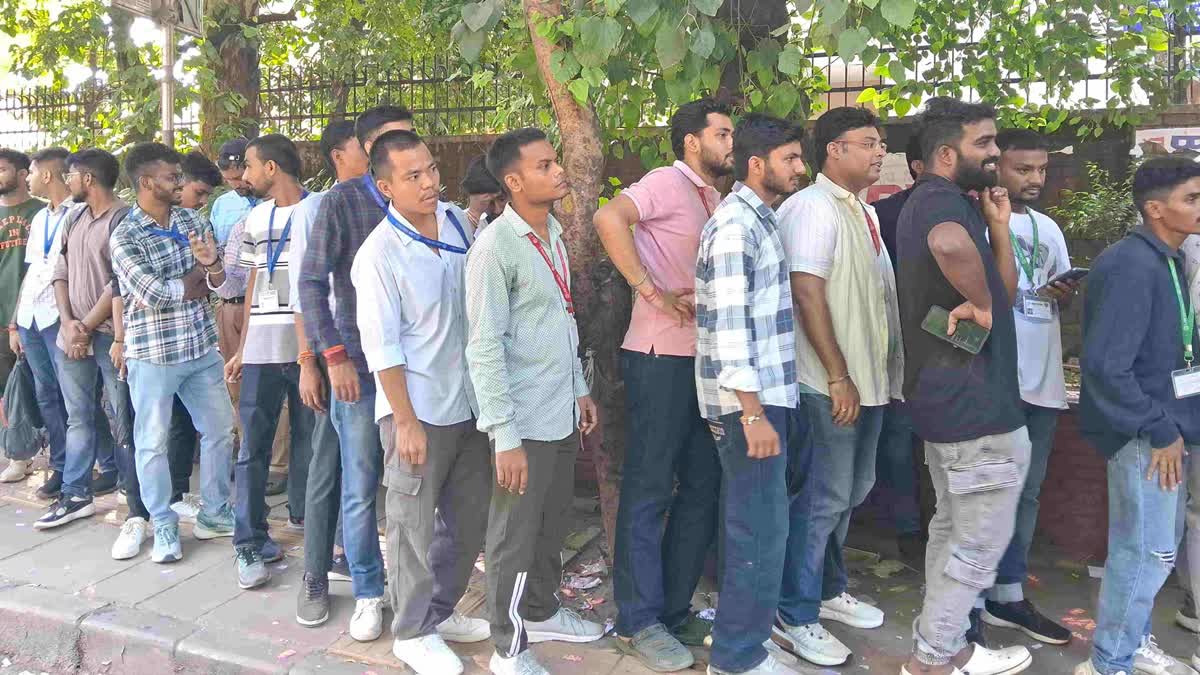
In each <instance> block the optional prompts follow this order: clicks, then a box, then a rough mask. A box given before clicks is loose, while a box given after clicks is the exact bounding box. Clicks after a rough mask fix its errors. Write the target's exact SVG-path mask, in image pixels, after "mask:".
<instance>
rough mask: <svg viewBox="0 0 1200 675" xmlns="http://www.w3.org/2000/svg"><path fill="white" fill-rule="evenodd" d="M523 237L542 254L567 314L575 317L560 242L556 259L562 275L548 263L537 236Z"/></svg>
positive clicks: (548, 257) (564, 256) (552, 264)
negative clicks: (560, 266) (559, 260)
mask: <svg viewBox="0 0 1200 675" xmlns="http://www.w3.org/2000/svg"><path fill="white" fill-rule="evenodd" d="M525 236H526V237H529V243H531V244H533V247H534V248H536V249H537V252H538V253H541V254H542V260H545V261H546V265H547V266H549V267H550V272H551V273H552V274H554V283H556V284H558V290H559V292H560V293H562V297H563V300H565V301H566V303H567V314H570V315H571V316H575V302H574V301H573V300H571V289H570V288H569V287H568V286H567V281H566V279H565V278H564V277H565V275H566V274H567V256H566V254H565V253H563V247H562V241H559V242H558V257H559V258H560V259H562V264H563V274H559V273H558V268H557V267H555V266H554V263H553V262H551V261H550V256H548V255H546V249H544V248H542V242H540V241H538V238H537V235H536V234H534V233H532V232H530V233H529V234H527V235H525Z"/></svg>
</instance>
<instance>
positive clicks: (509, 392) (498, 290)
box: [467, 206, 588, 452]
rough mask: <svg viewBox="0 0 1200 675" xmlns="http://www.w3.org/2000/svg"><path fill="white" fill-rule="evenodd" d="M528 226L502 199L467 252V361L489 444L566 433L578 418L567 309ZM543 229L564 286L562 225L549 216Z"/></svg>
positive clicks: (579, 388)
mask: <svg viewBox="0 0 1200 675" xmlns="http://www.w3.org/2000/svg"><path fill="white" fill-rule="evenodd" d="M530 234H534V232H533V228H531V227H530V226H529V223H527V222H525V220H524V219H522V218H521V216H519V215H517V212H516V211H514V210H513V208H512V206H508V207H506V208H505V209H504V213H502V214H501V215H500V217H498V218H496V220H495V221H493V222H492V223H491V224H490V225H488V227H487V229H485V230H484V231H483V232H482V233H481V234H480V235H479V239H477V240H476V241H475V245H474V246H472V247H471V251H470V253H468V254H467V319H468V321H469V322H470V326H469V328H470V333H469V337H468V339H467V365H468V367H469V368H470V372H471V383H472V384H473V385H474V387H475V396H476V397H477V398H478V400H479V421H478V424H477V426H478V427H479V430H480V431H483V432H486V433H487V434H488V435H489V436H490V437H491V438H492V440H493V441H494V442H495V448H496V452H504V451H505V450H511V449H513V448H515V447H517V446H519V445H521V440H522V439H528V440H531V441H558V440H562V439H564V438H566V437H567V436H570V435H571V433H572V432H573V431H574V430H575V426H576V424H577V423H578V421H579V414H578V405H577V404H576V399H577V398H579V397H581V396H586V395H587V393H588V385H587V382H586V381H585V380H584V377H583V364H582V363H581V362H580V360H579V329H578V327H577V326H576V324H575V317H574V316H572V315H571V314H569V313H568V312H567V303H566V300H565V299H564V298H563V294H562V291H561V290H560V288H559V285H558V283H557V282H556V281H555V278H554V274H553V273H552V272H551V271H550V266H549V265H547V264H546V260H545V259H544V258H543V257H542V254H541V253H539V252H538V250H537V248H536V247H535V246H534V245H533V242H532V241H531V240H530V239H529V235H530ZM534 236H535V237H537V235H536V234H534ZM549 237H550V240H549V241H544V240H540V238H539V242H540V244H541V246H542V250H544V251H545V252H546V255H547V256H548V257H549V258H550V260H551V261H552V262H553V264H554V265H555V268H556V269H557V270H558V273H559V276H560V277H562V279H563V281H564V283H566V284H568V287H569V284H570V283H571V282H570V279H571V270H570V266H569V265H568V262H567V249H566V245H565V244H564V243H563V240H562V225H560V224H559V223H558V221H557V220H555V218H554V216H550V218H549Z"/></svg>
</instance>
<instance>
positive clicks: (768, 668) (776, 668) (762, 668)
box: [708, 654, 797, 675]
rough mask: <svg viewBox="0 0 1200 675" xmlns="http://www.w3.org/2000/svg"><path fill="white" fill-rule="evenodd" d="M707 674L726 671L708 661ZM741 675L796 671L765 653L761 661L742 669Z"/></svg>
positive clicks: (784, 674) (785, 674)
mask: <svg viewBox="0 0 1200 675" xmlns="http://www.w3.org/2000/svg"><path fill="white" fill-rule="evenodd" d="M708 675H726V672H725V671H724V670H721V669H719V668H714V667H713V665H712V664H711V663H710V664H708ZM742 675H797V671H795V670H793V669H791V668H789V667H787V666H785V665H783V664H782V663H780V662H779V661H776V660H775V657H774V656H771V655H770V654H767V658H766V659H765V660H764V661H763V662H762V663H760V664H758V665H757V666H755V667H753V668H751V669H750V670H743V671H742Z"/></svg>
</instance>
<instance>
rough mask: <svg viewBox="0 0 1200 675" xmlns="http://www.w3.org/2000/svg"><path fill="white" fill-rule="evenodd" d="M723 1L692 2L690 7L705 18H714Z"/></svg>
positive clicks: (704, 0)
mask: <svg viewBox="0 0 1200 675" xmlns="http://www.w3.org/2000/svg"><path fill="white" fill-rule="evenodd" d="M723 1H724V0H692V7H695V8H696V11H698V12H700V13H701V14H704V15H705V16H716V15H717V10H719V9H721V3H722V2H723Z"/></svg>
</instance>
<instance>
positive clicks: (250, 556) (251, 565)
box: [234, 546, 271, 589]
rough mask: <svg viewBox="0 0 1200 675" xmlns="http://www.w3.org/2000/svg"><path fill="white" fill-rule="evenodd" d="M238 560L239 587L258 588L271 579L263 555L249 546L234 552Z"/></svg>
mask: <svg viewBox="0 0 1200 675" xmlns="http://www.w3.org/2000/svg"><path fill="white" fill-rule="evenodd" d="M234 557H235V558H237V573H238V587H239V588H243V589H249V588H258V587H259V586H262V585H263V584H265V583H267V581H269V580H270V579H271V572H270V570H268V569H267V565H266V563H264V562H263V557H262V554H261V553H259V552H258V551H255V550H254V549H253V548H251V547H249V546H243V547H241V548H239V549H237V551H235V552H234Z"/></svg>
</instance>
